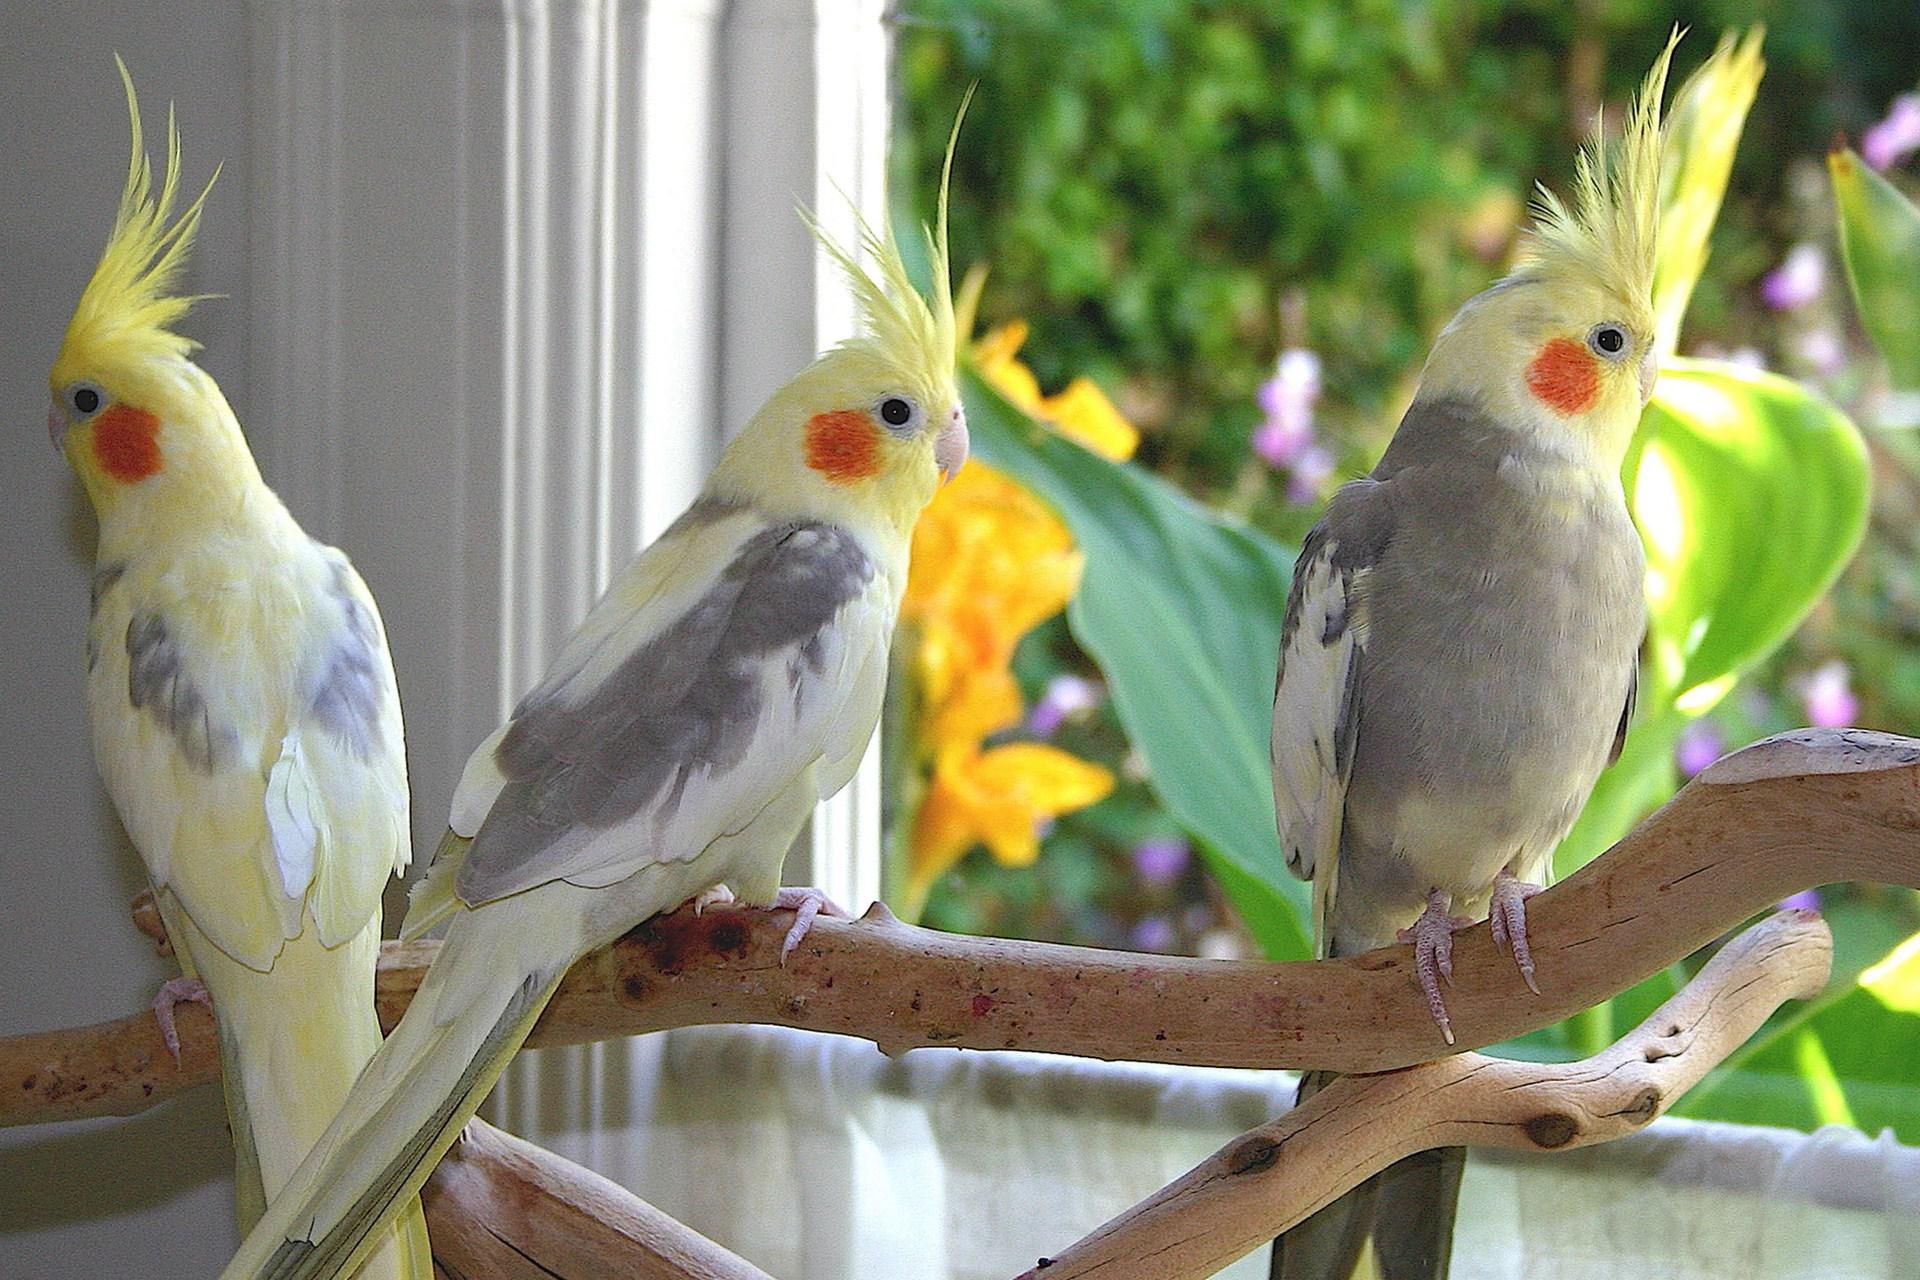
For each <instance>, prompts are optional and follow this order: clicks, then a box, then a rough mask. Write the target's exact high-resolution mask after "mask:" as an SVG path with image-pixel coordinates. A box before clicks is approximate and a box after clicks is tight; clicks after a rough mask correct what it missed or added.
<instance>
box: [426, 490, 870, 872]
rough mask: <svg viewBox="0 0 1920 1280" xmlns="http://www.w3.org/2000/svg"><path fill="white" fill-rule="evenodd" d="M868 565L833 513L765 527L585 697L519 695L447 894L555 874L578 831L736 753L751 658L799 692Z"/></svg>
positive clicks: (745, 732)
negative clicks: (778, 668) (500, 777)
mask: <svg viewBox="0 0 1920 1280" xmlns="http://www.w3.org/2000/svg"><path fill="white" fill-rule="evenodd" d="M875 572H876V569H875V565H874V563H873V561H872V560H871V559H870V558H869V557H868V555H867V553H866V551H865V550H864V549H863V548H862V547H861V545H860V543H859V542H858V540H856V539H855V538H854V536H853V535H852V534H850V533H848V532H847V531H845V530H843V529H841V528H839V527H837V526H835V525H830V524H824V523H815V522H808V523H798V524H787V525H782V526H779V527H776V528H772V529H767V530H764V531H762V532H760V533H758V534H755V535H754V536H753V537H751V538H749V539H748V540H747V541H746V542H745V543H743V544H742V545H741V547H740V549H739V551H738V553H737V554H736V555H735V557H734V559H733V562H732V563H731V564H729V565H728V566H727V568H726V569H725V570H724V571H723V572H721V574H720V575H719V576H718V577H717V578H716V579H715V580H714V583H713V585H712V587H711V588H710V589H709V590H708V591H707V593H706V594H705V595H704V596H703V597H701V598H700V599H699V600H697V601H696V602H695V603H694V604H693V605H692V606H691V607H689V608H688V609H687V610H686V612H685V613H683V614H682V615H681V616H680V617H679V618H677V619H675V620H674V621H673V622H672V623H670V624H668V625H667V626H665V627H663V628H662V629H660V630H659V631H658V632H656V633H655V634H654V635H653V637H652V638H651V639H650V640H648V641H647V642H646V643H644V644H642V645H641V646H640V647H639V648H637V649H635V650H634V652H633V653H631V654H629V655H628V656H627V658H626V659H625V660H624V661H622V662H621V663H620V664H619V665H618V666H617V667H616V668H615V669H614V670H613V671H612V672H611V673H610V674H609V675H608V676H607V677H606V679H605V680H604V681H602V682H601V683H600V685H599V686H598V687H596V688H594V689H593V690H592V691H591V693H589V694H588V695H587V696H586V697H585V698H584V699H575V700H569V699H567V698H566V697H565V696H564V690H562V689H558V688H544V687H543V688H542V689H541V690H537V691H536V692H535V694H534V695H530V697H529V698H528V700H527V701H526V702H525V703H523V704H522V706H521V707H520V709H519V710H518V712H517V713H516V718H515V720H514V722H513V724H512V726H511V727H510V728H509V729H508V731H507V733H506V734H505V736H504V737H502V738H501V740H500V744H499V746H498V747H497V748H496V749H495V757H494V758H495V762H496V763H497V764H498V765H499V768H500V770H501V772H502V773H503V774H504V775H505V777H506V779H507V782H506V785H505V786H504V787H503V788H502V789H501V791H500V794H499V796H498V798H497V799H496V800H495V801H494V803H493V806H492V808H491V809H490V810H489V811H488V813H487V817H486V820H485V821H484V822H482V823H481V825H480V829H479V831H478V832H476V833H475V835H474V841H473V845H472V847H471V848H470V849H469V850H468V851H467V855H466V857H465V859H464V861H463V862H462V863H461V866H460V871H459V874H458V877H457V879H456V881H455V887H456V890H457V892H458V893H459V896H460V897H461V899H462V900H464V901H466V902H469V903H477V902H485V901H489V900H491V899H493V898H497V897H502V896H505V895H507V894H510V893H517V892H519V891H521V890H523V889H528V888H531V887H533V886H534V885H537V884H542V883H545V882H546V881H548V880H552V879H555V878H558V877H560V876H562V875H565V874H568V873H569V872H570V871H571V870H575V868H573V867H572V866H571V862H570V860H571V857H572V855H573V854H574V853H575V852H577V850H578V848H579V846H580V844H581V840H582V837H583V835H585V834H590V833H591V832H593V831H604V830H606V829H609V828H613V827H618V826H623V825H626V824H628V823H631V822H634V821H635V820H636V819H639V818H643V817H650V818H653V819H655V820H656V823H655V825H658V824H659V823H661V822H664V821H666V820H668V819H670V818H671V817H672V815H673V814H674V812H675V811H676V810H677V809H678V808H679V806H680V805H681V804H682V803H683V801H684V799H685V797H686V794H687V792H688V790H689V788H691V787H694V786H697V785H699V783H700V782H701V781H702V780H704V779H707V778H709V777H711V776H712V775H716V774H722V773H725V772H726V771H727V770H730V769H733V768H735V767H737V766H738V765H739V764H740V763H741V761H742V760H743V759H744V758H745V756H746V754H747V751H748V749H749V748H750V747H751V746H752V744H753V740H754V736H755V734H756V731H758V730H759V728H760V727H761V725H762V723H763V716H764V713H765V712H766V710H767V709H768V708H767V703H768V700H769V698H770V697H771V696H773V695H772V692H771V690H772V685H771V683H770V682H769V681H767V680H766V679H765V676H766V664H767V663H768V662H770V661H774V662H784V663H785V664H786V671H785V674H786V675H787V676H788V677H789V681H788V683H790V684H791V687H792V689H793V695H792V696H794V697H795V698H798V697H799V696H800V695H801V692H802V690H803V688H804V687H805V685H806V682H807V679H808V677H810V676H818V675H819V674H821V665H822V663H823V662H824V657H825V655H824V651H823V649H822V647H821V645H820V644H819V639H818V638H819V636H820V635H821V633H822V631H823V630H824V629H825V628H826V627H827V626H828V625H829V624H830V623H831V622H832V621H833V619H834V618H835V616H836V615H837V614H839V612H840V611H841V610H842V609H843V608H844V607H845V606H846V605H847V604H848V602H849V601H851V600H853V599H854V598H855V597H857V596H858V595H860V594H861V592H862V591H863V590H865V588H866V586H867V584H868V582H869V581H871V580H872V578H873V576H874V573H875ZM715 834H718V833H715ZM694 852H697V850H685V851H673V850H661V851H656V852H655V856H660V857H685V856H691V854H692V853H694Z"/></svg>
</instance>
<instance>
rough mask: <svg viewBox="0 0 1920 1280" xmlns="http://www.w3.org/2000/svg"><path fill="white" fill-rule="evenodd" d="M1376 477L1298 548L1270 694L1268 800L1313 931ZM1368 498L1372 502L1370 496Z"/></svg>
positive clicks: (1362, 617)
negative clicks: (1305, 883) (1307, 899)
mask: <svg viewBox="0 0 1920 1280" xmlns="http://www.w3.org/2000/svg"><path fill="white" fill-rule="evenodd" d="M1381 487H1382V486H1381V485H1380V484H1379V483H1378V482H1375V481H1370V480H1363V481H1358V482H1356V483H1355V484H1352V485H1348V486H1346V487H1345V488H1343V489H1342V490H1341V491H1340V493H1339V494H1338V495H1336V496H1335V499H1334V503H1333V505H1332V506H1331V507H1330V508H1329V509H1328V513H1327V516H1326V518H1325V519H1324V520H1322V521H1321V522H1320V524H1318V525H1316V526H1315V527H1314V529H1313V531H1312V532H1311V533H1309V534H1308V535H1307V540H1306V543H1305V545H1304V546H1302V548H1301V550H1300V558H1299V559H1298V560H1297V561H1296V562H1295V564H1294V569H1293V586H1292V589H1291V590H1290V591H1289V592H1288V593H1287V614H1286V620H1285V623H1284V624H1283V626H1282V629H1281V633H1280V664H1279V673H1278V677H1277V680H1276V685H1275V688H1274V697H1273V737H1272V762H1273V808H1274V824H1275V826H1276V828H1277V829H1278V831H1279V835H1280V846H1281V849H1282V851H1283V852H1284V853H1285V855H1286V859H1287V869H1288V870H1290V871H1292V872H1293V874H1294V875H1296V876H1298V877H1300V878H1301V879H1302V880H1312V881H1313V886H1314V891H1313V902H1314V933H1315V936H1316V938H1318V937H1320V936H1322V935H1323V934H1324V932H1325V931H1324V929H1323V928H1322V922H1323V921H1324V919H1325V916H1326V910H1327V905H1328V903H1330V902H1331V900H1332V897H1333V893H1334V888H1335V884H1336V877H1337V873H1338V865H1337V864H1338V860H1339V852H1340V832H1341V826H1342V823H1343V820H1344V817H1345V810H1346V797H1347V782H1348V779H1349V778H1350V777H1351V776H1352V770H1353V755H1354V743H1355V741H1356V738H1357V736H1358V733H1359V727H1360V687H1361V681H1362V679H1363V673H1364V669H1365V653H1366V643H1367V618H1366V595H1365V588H1366V579H1367V575H1368V573H1369V572H1370V569H1371V566H1372V563H1373V562H1374V560H1375V559H1376V558H1377V557H1378V554H1379V552H1380V549H1381V547H1382V546H1383V545H1384V536H1385V535H1384V529H1383V528H1382V527H1381V526H1380V519H1379V513H1380V512H1382V511H1383V510H1384V502H1383V501H1382V500H1380V498H1379V497H1378V495H1377V492H1376V491H1377V490H1379V489H1380V488H1381ZM1369 498H1372V499H1373V500H1372V501H1369Z"/></svg>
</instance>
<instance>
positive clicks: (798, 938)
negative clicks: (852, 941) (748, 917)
mask: <svg viewBox="0 0 1920 1280" xmlns="http://www.w3.org/2000/svg"><path fill="white" fill-rule="evenodd" d="M773 909H774V910H775V911H791V912H793V927H792V928H790V929H788V930H787V936H786V937H785V938H783V939H782V940H781V942H780V964H781V966H782V967H783V968H784V967H785V966H786V963H787V957H788V956H790V955H792V954H793V949H794V948H795V947H797V946H799V945H800V944H801V943H802V942H803V941H805V940H806V936H807V934H808V933H809V932H811V931H812V929H813V922H814V920H815V919H816V918H817V917H819V916H821V915H825V916H828V917H837V918H839V919H842V920H851V919H852V918H853V917H852V916H851V915H850V914H848V913H847V911H846V910H845V909H844V908H843V907H841V906H840V905H839V904H838V903H836V902H834V900H833V899H831V898H829V897H828V896H827V895H826V894H824V893H822V892H820V891H819V890H818V889H811V888H805V887H802V886H796V885H787V886H783V887H782V888H781V890H780V892H779V893H777V894H775V895H774V899H773Z"/></svg>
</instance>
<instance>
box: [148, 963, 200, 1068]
mask: <svg viewBox="0 0 1920 1280" xmlns="http://www.w3.org/2000/svg"><path fill="white" fill-rule="evenodd" d="M179 1004H203V1005H205V1006H207V1008H209V1009H211V1008H213V997H212V996H211V995H210V994H208V992H207V988H206V987H205V985H203V984H202V983H201V981H200V980H199V979H198V978H188V977H179V978H168V979H167V980H166V981H165V982H163V983H161V984H160V990H159V992H158V993H157V994H155V996H154V997H153V1020H154V1021H155V1022H157V1023H159V1024H160V1038H161V1039H162V1040H163V1041H165V1042H166V1045H167V1052H168V1053H171V1054H172V1055H173V1065H174V1066H176V1067H177V1066H179V1065H180V1032H179V1030H178V1028H176V1027H175V1026H174V1023H173V1007H174V1006H175V1005H179Z"/></svg>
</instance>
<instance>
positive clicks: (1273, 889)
mask: <svg viewBox="0 0 1920 1280" xmlns="http://www.w3.org/2000/svg"><path fill="white" fill-rule="evenodd" d="M962 387H963V394H964V396H965V399H966V404H967V422H968V424H969V427H970V429H971V431H972V434H973V442H974V449H975V452H976V454H977V456H978V457H979V458H980V460H981V461H982V462H985V463H988V464H989V465H991V466H994V467H997V468H999V469H1000V470H1002V471H1004V472H1006V473H1007V474H1009V475H1011V476H1013V477H1015V478H1016V479H1018V480H1020V481H1021V482H1022V483H1023V484H1025V485H1027V486H1028V487H1029V488H1030V489H1032V490H1033V491H1034V492H1035V493H1037V494H1039V495H1040V496H1041V497H1042V498H1044V499H1046V501H1047V502H1048V503H1049V504H1051V505H1052V506H1053V508H1054V510H1055V511H1056V512H1057V513H1058V514H1059V515H1060V518H1061V519H1062V520H1064V521H1065V522H1066V524H1067V527H1068V528H1069V529H1071V530H1072V531H1073V536H1074V539H1075V541H1076V542H1078V543H1079V545H1080V548H1081V550H1083V551H1084V552H1085V553H1086V557H1087V568H1086V575H1085V577H1084V578H1083V579H1082V580H1081V583H1080V590H1079V593H1078V594H1077V595H1075V596H1074V599H1073V603H1072V604H1071V605H1069V606H1068V607H1067V622H1068V624H1069V625H1070V626H1071V627H1072V628H1073V634H1074V638H1075V639H1077V640H1078V641H1079V642H1080V644H1081V645H1082V646H1083V647H1084V648H1085V649H1086V651H1087V653H1088V654H1089V655H1090V656H1091V657H1092V658H1093V659H1094V661H1096V662H1097V663H1099V664H1100V669H1101V670H1102V671H1103V672H1105V673H1106V677H1107V681H1108V684H1109V685H1110V687H1111V689H1112V692H1113V705H1114V708H1115V710H1116V711H1117V712H1118V714H1119V717H1120V723H1121V725H1122V726H1123V727H1124V728H1125V730H1126V732H1127V737H1128V739H1129V740H1130V741H1131V742H1132V743H1133V744H1134V747H1135V748H1136V749H1137V750H1138V751H1139V752H1140V754H1141V755H1142V756H1143V757H1144V758H1145V760H1146V764H1147V772H1148V776H1149V777H1150V778H1151V779H1152V782H1153V787H1154V790H1155V792H1156V793H1157V794H1158V795H1159V797H1160V799H1161V800H1162V801H1163V802H1164V803H1165V804H1166V806H1167V809H1168V810H1169V811H1170V812H1171V813H1172V814H1173V815H1174V816H1175V817H1176V818H1178V819H1179V820H1180V822H1181V823H1182V824H1183V825H1184V826H1185V827H1186V828H1187V829H1188V830H1189V831H1190V832H1192V834H1193V835H1194V836H1195V837H1196V838H1197V839H1198V840H1199V841H1200V849H1201V853H1202V854H1203V855H1204V856H1205V857H1206V858H1207V862H1208V866H1209V868H1210V869H1211V870H1212V871H1213V873H1214V874H1215V875H1216V876H1218V877H1219V879H1220V882H1221V885H1222V886H1223V887H1224V888H1225V889H1226V891H1227V893H1228V895H1229V896H1230V897H1231V898H1232V899H1233V901H1234V904H1235V905H1236V906H1237V907H1238V908H1239V910H1240V913H1241V918H1242V919H1243V920H1244V921H1245V922H1246V924H1247V927H1248V928H1249V929H1250V930H1251V931H1252V932H1253V934H1254V936H1255V937H1256V938H1257V939H1258V940H1259V942H1260V944H1261V946H1262V947H1264V948H1265V949H1266V950H1267V952H1268V954H1270V955H1275V956H1288V957H1296V958H1297V957H1303V956H1307V955H1311V954H1312V945H1311V941H1310V933H1309V930H1310V926H1309V924H1308V916H1307V894H1306V886H1305V885H1303V884H1302V883H1301V882H1300V881H1298V880H1296V879H1294V878H1293V877H1292V876H1291V875H1290V874H1288V872H1287V870H1286V867H1285V864H1284V863H1283V862H1282V861H1281V859H1280V845H1279V840H1278V838H1277V837H1276V836H1275V834H1274V827H1273V791H1272V784H1271V783H1270V782H1269V780H1268V770H1267V745H1266V744H1267V730H1268V720H1269V714H1268V712H1267V711H1266V710H1265V708H1269V707H1271V706H1272V702H1273V673H1274V666H1275V663H1276V661H1277V657H1278V654H1279V644H1280V615H1281V611H1282V609H1283V607H1284V605H1285V602H1286V592H1287V578H1288V573H1289V571H1290V569H1291V566H1292V563H1293V554H1292V552H1290V551H1289V550H1287V549H1286V548H1284V547H1281V546H1279V545H1278V544H1276V543H1274V542H1273V541H1272V540H1271V539H1269V538H1267V537H1266V536H1264V535H1262V534H1260V533H1257V532H1254V531H1252V530H1249V529H1244V528H1239V527H1236V526H1234V525H1230V524H1228V523H1226V522H1225V521H1223V520H1221V519H1220V518H1219V517H1217V516H1214V515H1212V514H1210V513H1208V512H1206V511H1204V510H1202V509H1201V508H1200V507H1198V506H1196V505H1195V504H1194V502H1193V501H1192V500H1191V499H1189V498H1187V497H1186V496H1185V495H1184V494H1182V493H1180V492H1179V491H1178V490H1176V489H1174V488H1173V487H1172V486H1171V485H1169V484H1167V483H1166V482H1165V481H1164V480H1161V479H1159V478H1158V477H1156V476H1154V475H1152V474H1150V473H1148V472H1145V471H1142V470H1140V469H1139V468H1138V467H1132V466H1128V465H1127V464H1125V463H1119V462H1110V461H1108V460H1107V459H1105V458H1102V457H1100V456H1099V455H1097V454H1094V453H1090V452H1088V451H1087V450H1085V449H1083V448H1081V447H1080V446H1079V445H1077V444H1075V443H1074V442H1072V441H1071V440H1068V439H1066V438H1065V437H1064V436H1061V435H1058V434H1056V433H1054V432H1052V431H1049V430H1048V429H1046V428H1045V427H1042V426H1041V425H1039V424H1038V423H1036V422H1034V421H1033V420H1032V419H1031V418H1029V417H1027V416H1026V414H1024V413H1022V412H1021V411H1020V410H1019V409H1017V408H1015V407H1014V406H1013V405H1011V404H1009V403H1008V402H1007V401H1006V399H1005V398H1003V397H1002V396H1001V395H1000V394H999V393H998V392H997V391H995V390H994V389H993V388H992V387H990V386H988V385H987V384H986V383H985V382H983V381H982V380H981V379H980V378H979V377H978V375H976V374H974V373H972V372H971V371H969V372H968V373H967V374H966V375H965V378H964V381H963V384H962Z"/></svg>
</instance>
